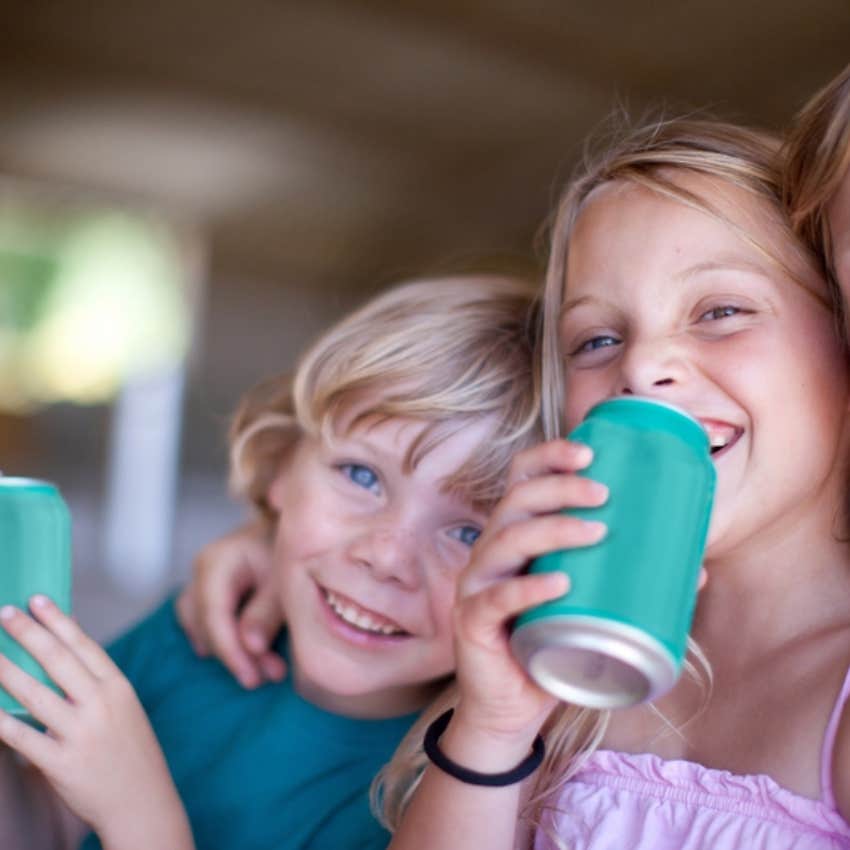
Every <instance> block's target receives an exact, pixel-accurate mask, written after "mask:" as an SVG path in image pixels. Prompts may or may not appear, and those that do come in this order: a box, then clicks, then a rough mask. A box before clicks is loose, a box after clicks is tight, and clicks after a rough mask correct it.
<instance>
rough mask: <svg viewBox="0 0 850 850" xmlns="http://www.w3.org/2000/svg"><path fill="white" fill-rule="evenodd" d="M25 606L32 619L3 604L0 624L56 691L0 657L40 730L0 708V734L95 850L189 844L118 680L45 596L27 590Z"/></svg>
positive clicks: (185, 847)
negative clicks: (94, 836)
mask: <svg viewBox="0 0 850 850" xmlns="http://www.w3.org/2000/svg"><path fill="white" fill-rule="evenodd" d="M31 607H32V611H33V614H34V616H35V617H36V619H33V618H31V617H28V616H26V615H25V614H24V613H23V612H21V611H18V610H17V609H15V608H12V607H11V606H5V607H4V608H2V609H0V622H2V624H3V627H4V628H5V629H6V630H7V631H8V632H9V633H10V634H11V635H12V636H13V637H14V638H15V640H17V641H18V642H19V643H20V644H21V645H22V646H23V647H24V648H25V649H26V650H27V651H28V652H29V653H30V655H32V656H33V657H34V658H35V659H36V660H37V661H38V662H39V663H40V664H41V665H42V666H43V667H44V669H45V670H46V671H47V673H48V675H49V676H50V678H51V679H52V680H53V681H54V682H55V683H56V684H57V685H58V686H59V687H60V688H61V689H62V692H63V693H64V694H65V697H63V696H60V695H59V694H57V693H55V692H54V691H53V690H51V689H50V688H47V687H45V686H44V685H42V684H41V683H39V682H37V681H36V680H35V679H33V678H32V677H30V676H29V675H28V674H27V673H25V672H24V671H23V670H21V669H20V668H19V667H17V666H16V665H15V664H13V663H12V662H11V661H9V659H7V658H5V657H3V656H0V685H2V686H3V687H4V688H5V689H6V690H7V691H9V692H10V693H11V694H12V695H13V696H14V697H15V698H16V699H18V701H19V702H20V703H21V704H22V705H24V706H25V707H26V708H27V710H28V711H29V712H30V714H31V715H32V716H33V717H34V718H35V719H36V720H38V721H39V722H40V723H41V724H43V725H44V726H45V727H46V729H47V732H46V733H44V732H41V731H39V730H38V729H36V728H34V727H32V726H29V725H28V724H26V723H23V722H22V721H20V720H18V719H16V718H15V717H13V716H12V715H10V714H6V713H3V712H0V741H2V742H4V743H6V744H7V745H9V746H10V747H12V748H13V749H14V750H16V751H17V752H18V753H20V754H21V755H22V756H24V757H25V758H26V759H27V760H28V761H29V762H31V763H32V764H33V765H34V766H36V767H37V768H38V769H39V770H40V771H41V772H42V773H43V775H44V777H45V778H46V780H47V781H48V782H49V783H50V785H51V786H52V787H53V789H55V791H56V793H57V794H58V795H59V797H60V798H61V799H63V800H64V801H65V802H66V803H67V805H68V806H69V807H70V808H71V809H72V810H73V811H75V812H76V813H77V815H78V816H79V817H80V818H81V819H82V820H83V821H85V822H86V823H87V824H89V825H90V826H91V827H92V828H93V829H94V830H95V831H96V832H97V833H98V835H99V836H100V839H101V843H102V845H103V847H104V850H136V848H139V850H150V848H151V847H164V848H165V847H167V848H169V850H194V843H193V841H192V835H191V830H190V827H189V822H188V818H187V816H186V813H185V810H184V808H183V805H182V803H181V801H180V798H179V796H178V794H177V791H176V789H175V787H174V782H173V780H172V778H171V775H170V773H169V771H168V766H167V764H166V762H165V758H164V756H163V754H162V751H161V749H160V748H159V744H158V742H157V740H156V737H155V735H154V733H153V730H152V729H151V726H150V723H149V722H148V720H147V717H146V715H145V713H144V710H143V709H142V706H141V705H140V703H139V701H138V699H137V697H136V694H135V692H134V690H133V688H132V686H131V685H130V683H129V682H128V680H127V679H126V678H125V677H124V675H123V674H122V673H121V671H120V670H119V669H118V667H117V666H116V665H115V664H114V662H113V661H112V659H111V658H110V657H109V656H108V655H107V654H106V653H105V652H104V650H103V649H102V648H101V647H100V646H98V644H97V643H96V642H95V641H93V640H91V638H89V637H88V636H87V635H85V634H84V633H83V632H82V630H81V629H80V628H79V626H77V624H76V623H75V622H74V621H73V620H71V619H70V618H69V617H66V616H65V615H64V614H63V613H62V612H61V611H60V610H59V609H58V608H57V607H56V606H55V605H54V604H53V603H51V602H50V601H49V600H47V599H46V598H45V597H33V599H32V600H31ZM5 846H6V845H5V844H4V845H3V847H4V850H5Z"/></svg>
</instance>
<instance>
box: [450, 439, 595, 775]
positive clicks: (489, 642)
mask: <svg viewBox="0 0 850 850" xmlns="http://www.w3.org/2000/svg"><path fill="white" fill-rule="evenodd" d="M591 459H592V453H591V450H590V449H589V448H588V447H587V446H582V445H579V444H577V443H569V442H567V441H565V440H554V441H551V442H548V443H544V444H542V445H539V446H536V447H534V448H532V449H529V450H527V451H525V452H522V453H520V454H519V455H517V457H516V458H515V459H514V462H513V465H512V467H511V472H510V474H509V478H508V488H507V491H506V493H505V496H504V497H503V499H502V501H501V502H500V503H499V504H498V505H497V507H496V509H495V511H494V512H493V515H492V517H491V519H490V521H489V522H488V524H487V527H486V528H485V530H484V533H483V534H482V536H481V538H480V539H479V541H478V542H477V543H476V545H475V548H474V550H473V554H472V559H471V561H470V563H469V565H468V566H467V568H466V570H465V571H464V573H463V574H462V576H461V579H460V584H459V590H458V597H457V602H456V604H455V615H454V619H455V635H456V644H457V646H456V651H457V664H458V684H459V688H460V703H459V706H458V709H457V711H456V712H455V717H454V718H453V719H452V723H451V726H452V727H455V729H456V730H458V729H460V728H461V727H466V729H465V732H464V735H465V736H466V738H467V740H470V737H469V736H470V735H471V734H473V733H472V732H471V728H472V727H475V728H476V729H477V730H478V733H477V734H478V735H479V737H480V736H481V733H482V732H486V734H487V735H489V736H490V737H492V738H494V739H499V738H504V737H506V736H507V737H513V736H515V735H517V734H518V735H519V738H520V739H522V740H523V741H524V744H523V746H527V745H529V744H530V741H531V740H532V739H533V737H534V735H535V734H536V733H537V731H538V730H539V727H540V726H541V724H542V723H543V721H544V720H545V718H546V716H547V715H548V714H549V712H550V711H551V709H552V708H553V706H554V705H555V703H556V700H555V698H554V697H552V696H551V695H550V694H548V693H546V692H545V691H543V690H542V689H541V688H539V687H538V686H537V685H536V684H535V683H534V682H532V680H531V679H530V678H529V677H528V676H527V675H526V673H525V671H524V670H523V668H522V667H521V666H520V665H519V664H518V662H517V661H516V660H515V659H514V656H513V654H512V653H511V649H510V645H509V638H510V632H509V621H510V620H511V619H512V618H514V617H516V616H517V615H518V614H519V613H521V612H522V611H524V610H526V609H527V608H530V607H532V606H534V605H537V604H540V603H542V602H546V601H548V600H551V599H555V598H557V597H559V596H561V595H563V594H564V593H565V592H567V591H568V589H569V588H568V580H567V578H566V576H564V575H563V574H561V573H545V574H539V575H525V574H521V573H522V571H523V569H524V568H525V567H526V565H527V564H528V562H529V561H530V560H531V559H533V558H535V557H537V556H539V555H542V554H544V553H546V552H550V551H552V550H554V549H568V548H573V547H579V546H588V545H590V544H593V543H596V542H598V541H599V540H601V539H602V538H603V537H604V535H605V532H606V529H605V526H604V525H603V524H601V523H598V522H590V521H586V520H581V519H578V518H576V517H569V516H565V515H563V514H561V513H560V510H561V509H563V508H565V507H595V506H598V505H602V504H604V502H605V501H606V499H607V497H608V493H607V488H606V487H605V486H604V485H602V484H599V483H597V482H594V481H591V480H589V479H587V478H583V477H581V476H579V475H576V474H575V473H576V472H577V471H578V470H580V469H583V468H585V467H586V466H587V465H588V464H589V463H590V461H591ZM455 736H457V737H460V732H458V731H456V732H455V734H454V735H453V736H452V737H453V738H454V737H455ZM520 752H522V748H520ZM478 769H482V768H480V767H479V768H478Z"/></svg>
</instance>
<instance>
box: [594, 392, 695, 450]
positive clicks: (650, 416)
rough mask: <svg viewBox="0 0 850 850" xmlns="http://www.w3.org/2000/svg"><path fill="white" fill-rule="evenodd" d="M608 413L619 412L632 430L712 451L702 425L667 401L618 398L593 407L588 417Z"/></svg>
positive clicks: (621, 396) (620, 419)
mask: <svg viewBox="0 0 850 850" xmlns="http://www.w3.org/2000/svg"><path fill="white" fill-rule="evenodd" d="M606 411H617V418H618V420H619V421H626V422H628V424H629V425H631V426H632V427H633V428H635V429H638V430H643V431H666V432H668V433H671V434H675V435H676V436H677V437H679V439H681V440H683V441H684V442H686V443H688V444H690V445H691V446H693V447H694V448H697V449H699V450H701V451H705V452H706V454H707V453H708V451H709V448H710V444H709V439H708V433H707V432H706V430H705V428H704V427H703V424H702V423H701V422H700V421H699V419H697V418H696V417H695V416H693V415H692V414H690V413H688V411H687V410H685V409H684V408H681V407H679V406H678V405H676V404H672V403H671V402H668V401H662V400H661V399H657V398H650V397H649V396H638V395H619V396H614V397H613V398H608V399H605V400H604V401H601V402H599V404H596V405H594V406H593V407H592V408H591V409H590V410H589V411H588V412H587V414H586V415H585V419H587V418H588V417H590V416H591V414H596V415H604V414H605V412H606Z"/></svg>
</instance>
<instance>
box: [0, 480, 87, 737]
mask: <svg viewBox="0 0 850 850" xmlns="http://www.w3.org/2000/svg"><path fill="white" fill-rule="evenodd" d="M36 593H43V594H45V595H46V596H49V597H50V598H51V599H52V600H53V601H54V602H55V603H56V604H57V605H58V606H59V607H60V608H61V609H62V610H63V611H64V612H65V613H69V612H70V609H71V520H70V515H69V513H68V508H67V506H66V505H65V502H64V500H63V499H62V496H61V495H60V494H59V491H58V489H57V488H56V487H55V486H54V485H53V484H51V483H49V482H47V481H39V480H36V479H33V478H12V477H7V476H5V475H0V606H2V605H15V606H16V607H18V608H22V609H24V610H26V609H27V607H28V605H29V600H30V598H31V597H32V596H33V594H36ZM0 653H2V654H3V655H5V656H7V657H8V658H10V659H11V660H12V661H14V662H15V664H17V665H18V666H19V667H21V668H22V669H23V670H25V671H26V672H27V673H29V674H30V676H33V677H34V678H35V679H37V680H38V681H40V682H42V683H43V684H46V685H49V686H50V687H52V688H54V690H58V689H57V688H56V686H55V685H53V683H52V682H51V681H50V679H49V678H48V676H47V674H46V673H45V672H44V670H43V669H42V667H41V665H40V664H38V662H37V661H36V660H35V659H34V658H33V657H32V656H31V655H30V654H29V653H28V652H27V651H26V650H25V649H24V648H23V647H22V646H21V645H20V644H18V643H17V642H16V641H15V640H14V639H13V638H12V637H11V635H9V634H7V633H6V632H5V631H4V630H3V629H0ZM0 708H2V709H3V710H4V711H8V712H10V713H11V714H14V715H16V716H18V717H20V718H21V719H24V720H28V721H29V720H31V718H30V717H29V714H28V712H27V711H26V709H25V708H24V707H23V706H22V705H21V704H20V703H19V702H18V701H17V700H16V699H14V698H13V697H12V695H11V694H9V693H8V692H7V691H6V690H5V689H4V688H2V687H0Z"/></svg>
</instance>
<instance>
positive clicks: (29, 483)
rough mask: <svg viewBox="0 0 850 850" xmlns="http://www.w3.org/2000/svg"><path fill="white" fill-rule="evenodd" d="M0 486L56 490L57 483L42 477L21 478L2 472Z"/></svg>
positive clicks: (4, 487)
mask: <svg viewBox="0 0 850 850" xmlns="http://www.w3.org/2000/svg"><path fill="white" fill-rule="evenodd" d="M0 488H2V489H10V490H11V489H21V490H49V491H51V492H52V491H54V490H55V489H56V485H54V484H51V483H50V482H49V481H44V480H43V479H41V478H19V477H18V476H12V475H3V473H2V472H0Z"/></svg>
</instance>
